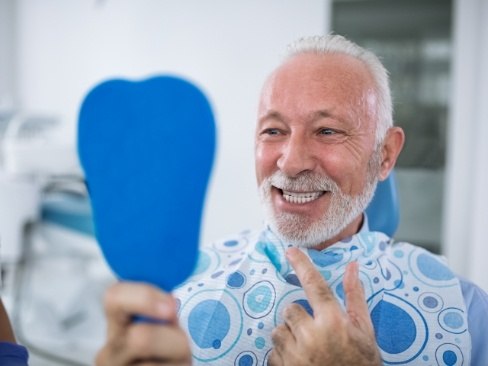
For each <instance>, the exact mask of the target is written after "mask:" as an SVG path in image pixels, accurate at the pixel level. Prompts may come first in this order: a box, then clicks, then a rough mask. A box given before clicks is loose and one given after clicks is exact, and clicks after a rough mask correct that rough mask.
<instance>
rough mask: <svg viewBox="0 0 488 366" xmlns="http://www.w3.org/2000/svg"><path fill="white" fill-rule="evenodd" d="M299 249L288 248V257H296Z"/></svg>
mask: <svg viewBox="0 0 488 366" xmlns="http://www.w3.org/2000/svg"><path fill="white" fill-rule="evenodd" d="M297 251H298V249H297V248H295V247H291V248H288V250H287V251H286V257H287V258H288V259H294V258H295V257H296V255H297Z"/></svg>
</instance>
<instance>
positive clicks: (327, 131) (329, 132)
mask: <svg viewBox="0 0 488 366" xmlns="http://www.w3.org/2000/svg"><path fill="white" fill-rule="evenodd" d="M319 133H320V134H321V135H334V134H335V133H336V131H334V130H333V129H331V128H322V129H320V131H319Z"/></svg>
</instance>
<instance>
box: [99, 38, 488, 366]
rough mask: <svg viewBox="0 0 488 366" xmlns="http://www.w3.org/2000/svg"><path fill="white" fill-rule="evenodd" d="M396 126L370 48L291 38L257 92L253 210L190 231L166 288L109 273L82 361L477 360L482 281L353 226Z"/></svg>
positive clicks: (383, 170)
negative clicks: (235, 229) (228, 232)
mask: <svg viewBox="0 0 488 366" xmlns="http://www.w3.org/2000/svg"><path fill="white" fill-rule="evenodd" d="M403 142H404V134H403V131H402V129H400V128H399V127H394V126H393V125H392V107H391V97H390V91H389V86H388V76H387V73H386V71H385V69H384V68H383V66H382V64H381V63H380V62H379V60H378V59H377V58H376V56H374V55H373V54H372V53H370V52H368V51H366V50H364V49H362V48H360V47H359V46H357V45H355V44H353V43H352V42H349V41H348V40H346V39H344V38H343V37H341V36H323V37H313V38H307V39H302V40H299V41H297V42H296V43H294V44H293V45H292V46H291V47H290V53H289V55H288V57H287V58H286V59H285V60H284V62H283V63H282V64H281V65H280V66H279V67H278V68H277V69H276V70H275V71H274V72H273V73H272V74H271V76H270V77H269V78H268V80H267V82H266V83H265V86H264V88H263V91H262V95H261V101H260V105H259V112H258V122H257V128H256V175H257V181H258V184H259V190H260V194H261V196H262V200H263V204H264V206H265V209H266V213H267V220H268V222H267V224H268V225H267V226H266V227H265V228H264V229H263V230H261V231H259V232H251V231H245V232H242V233H240V234H238V235H236V236H235V237H232V238H228V239H226V240H223V241H220V242H216V243H213V244H212V245H211V246H208V247H203V248H202V249H201V253H200V260H199V265H198V267H197V269H196V271H195V273H194V276H193V277H192V278H191V279H190V280H188V281H187V282H186V283H185V284H183V285H182V286H181V287H180V288H179V289H178V290H176V291H175V292H174V294H173V295H171V294H167V293H163V292H161V291H159V290H158V289H155V288H153V287H151V286H148V285H144V284H134V283H120V284H117V285H115V286H114V287H113V288H111V289H110V290H109V292H108V294H107V299H106V312H107V318H108V339H107V343H106V345H105V346H104V348H103V349H102V350H101V351H100V353H99V355H98V357H97V364H98V365H100V366H102V365H103V366H115V365H132V364H141V365H159V364H171V365H176V364H178V365H187V364H192V363H193V364H214V365H239V366H243V365H265V364H269V365H379V364H381V363H382V362H384V363H385V364H402V365H403V364H405V365H406V364H411V365H421V364H426V365H430V364H438V365H461V364H464V365H469V364H473V365H488V353H487V350H486V347H484V346H483V344H484V343H483V342H485V338H484V333H483V332H484V329H483V328H485V329H487V328H488V321H487V319H486V315H484V314H486V313H487V311H488V297H487V296H486V294H484V293H483V292H482V291H481V290H480V289H478V288H477V287H475V286H474V285H473V284H470V283H468V282H466V281H464V280H460V279H459V278H457V277H456V276H455V275H453V273H452V272H451V271H450V270H449V269H448V268H447V267H446V265H445V264H444V263H443V262H442V260H441V259H439V258H438V257H436V256H434V255H432V254H430V253H428V252H426V251H425V250H423V249H421V248H418V247H415V246H413V245H410V244H407V243H396V244H394V243H393V242H392V240H391V239H390V238H389V237H387V236H386V235H384V234H383V233H378V232H371V231H369V229H368V220H367V217H366V216H365V214H364V213H363V212H364V209H365V208H366V207H367V205H368V203H369V202H370V200H371V198H372V195H373V193H374V191H375V187H376V184H377V182H378V180H383V179H385V178H386V177H387V176H388V174H389V173H390V171H391V170H392V169H393V167H394V165H395V162H396V159H397V157H398V154H399V153H400V151H401V149H402V146H403ZM133 314H139V315H145V316H148V317H152V318H154V319H161V320H163V322H161V323H158V322H133V321H132V316H133Z"/></svg>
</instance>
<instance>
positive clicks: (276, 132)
mask: <svg viewBox="0 0 488 366" xmlns="http://www.w3.org/2000/svg"><path fill="white" fill-rule="evenodd" d="M263 133H264V134H265V135H279V134H280V130H278V129H277V128H267V129H266V130H264V131H263Z"/></svg>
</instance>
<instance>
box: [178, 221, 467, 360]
mask: <svg viewBox="0 0 488 366" xmlns="http://www.w3.org/2000/svg"><path fill="white" fill-rule="evenodd" d="M289 246H290V245H287V244H286V243H283V242H282V241H280V240H279V239H278V238H277V236H276V235H275V234H274V233H273V232H272V231H271V230H270V229H269V228H266V229H265V230H263V231H262V232H243V233H241V234H240V235H238V236H236V237H232V238H228V239H226V240H223V241H220V242H215V243H214V244H212V245H211V246H208V247H204V248H202V249H201V252H200V255H199V261H198V266H197V268H196V271H195V273H194V275H193V276H192V277H191V278H190V279H189V280H188V281H187V282H185V283H184V284H183V285H182V286H180V287H179V288H177V289H176V290H175V296H176V297H177V299H178V304H179V317H180V325H181V326H182V327H183V328H184V329H186V330H187V332H188V335H189V337H188V338H189V340H190V343H191V347H192V351H193V358H194V359H193V361H194V364H195V365H205V364H212V365H263V366H264V365H266V364H267V359H268V356H269V353H270V351H271V348H272V343H271V332H272V330H273V329H274V328H275V327H276V326H277V325H279V324H281V323H283V320H282V316H281V314H282V311H283V309H284V307H285V306H287V305H288V304H290V303H293V302H295V303H298V304H300V305H302V306H303V307H304V308H305V309H306V310H307V312H309V314H312V309H311V307H310V305H309V303H308V301H307V298H306V296H305V293H304V291H303V289H302V288H301V286H300V283H299V281H298V278H297V276H296V274H295V273H294V271H293V269H292V268H291V266H290V264H289V263H288V262H287V260H286V257H285V251H286V249H287V248H288V247H289ZM305 253H306V254H307V255H308V256H309V258H310V259H311V261H312V262H313V263H314V265H315V266H316V268H317V270H318V271H319V272H320V273H321V274H322V276H323V277H324V278H325V279H326V280H327V282H328V284H329V286H330V287H331V289H332V290H333V292H334V293H335V295H336V298H337V299H338V301H339V302H340V304H341V305H342V306H343V307H344V289H343V285H342V281H343V277H344V272H345V267H346V265H347V264H348V263H350V262H351V261H357V262H358V263H359V277H360V280H361V282H362V284H363V287H364V289H365V295H366V299H367V302H368V307H369V310H370V313H371V318H372V321H373V325H374V328H375V334H376V341H377V344H378V346H379V348H380V351H381V355H382V358H383V363H384V364H386V365H451V366H452V365H469V364H470V357H471V339H470V335H469V332H468V329H467V324H468V323H467V317H466V309H465V305H464V299H463V296H462V293H461V289H460V285H459V281H458V279H457V278H456V277H455V276H454V274H453V273H452V272H451V271H450V270H449V269H448V267H447V266H446V265H445V264H444V262H443V261H442V259H441V258H440V257H437V256H435V255H433V254H431V253H429V252H427V251H425V250H424V249H422V248H419V247H416V246H413V245H411V244H407V243H393V242H392V240H391V239H390V238H389V237H388V236H386V235H384V234H382V233H378V232H371V231H369V229H368V227H367V223H366V224H364V225H363V228H362V230H361V231H360V232H359V233H358V234H356V235H354V236H353V237H351V238H349V239H347V240H344V241H341V242H338V243H336V244H334V245H332V246H331V247H329V248H327V249H325V250H323V251H316V250H305ZM324 341H326V340H324Z"/></svg>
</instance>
